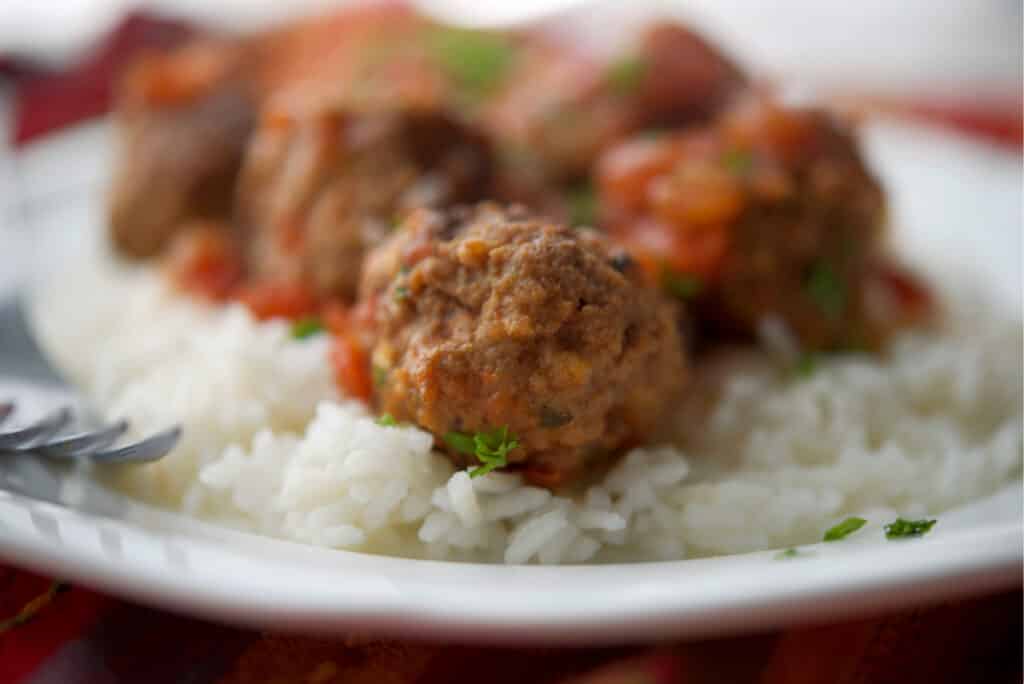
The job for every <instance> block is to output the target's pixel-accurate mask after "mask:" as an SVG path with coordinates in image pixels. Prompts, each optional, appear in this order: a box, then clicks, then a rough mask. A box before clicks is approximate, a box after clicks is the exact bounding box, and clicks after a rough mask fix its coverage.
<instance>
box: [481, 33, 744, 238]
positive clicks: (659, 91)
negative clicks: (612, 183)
mask: <svg viewBox="0 0 1024 684" xmlns="http://www.w3.org/2000/svg"><path fill="white" fill-rule="evenodd" d="M745 80H746V79H745V77H744V76H743V74H742V73H741V72H740V70H739V69H738V68H737V67H736V66H734V65H733V64H732V62H730V61H729V59H728V58H727V57H725V56H724V55H723V54H721V53H719V52H718V51H717V50H715V48H713V47H712V46H711V45H709V44H708V43H707V42H705V41H704V40H703V39H702V38H700V37H699V36H698V35H696V34H695V33H693V32H692V31H690V30H688V29H686V28H685V27H683V26H679V25H675V24H656V25H654V26H652V27H651V28H650V29H649V30H647V31H646V32H645V33H644V34H643V35H642V36H641V38H640V40H639V42H638V43H637V45H636V46H635V47H634V48H633V49H631V50H630V51H628V52H626V53H623V54H621V55H619V56H618V57H617V58H616V59H614V60H612V61H611V62H609V63H600V62H597V61H595V60H593V59H591V58H590V57H589V56H587V55H585V54H582V53H580V52H578V51H575V50H572V49H570V48H569V47H567V46H565V45H559V44H552V43H550V42H547V41H544V40H543V39H542V38H534V39H533V40H531V41H529V42H526V43H525V44H524V45H522V46H521V47H520V49H519V52H518V53H517V55H516V59H515V62H514V68H513V69H511V73H509V74H508V76H507V78H506V82H505V83H504V84H503V85H502V87H500V88H499V89H498V90H497V92H496V93H495V95H494V97H493V98H492V99H491V100H490V101H488V102H487V103H486V105H485V107H484V110H483V119H482V120H483V125H484V126H485V127H486V128H487V130H488V131H490V133H491V134H492V135H493V136H494V138H495V141H496V145H497V146H498V148H499V150H500V152H501V154H502V156H503V159H505V160H506V163H505V164H504V165H503V166H502V168H501V169H500V171H501V174H502V175H501V178H500V180H501V181H502V183H501V190H502V193H503V195H504V196H506V197H509V198H512V199H515V200H520V201H523V202H526V203H528V204H530V205H531V206H536V207H542V208H543V209H544V210H545V211H547V212H557V213H559V214H564V215H566V217H567V218H568V214H569V213H571V211H572V207H566V206H564V205H563V206H560V205H559V199H562V200H564V190H565V186H566V184H572V183H573V182H576V181H580V180H581V179H584V178H585V177H586V176H587V175H588V174H589V173H590V170H591V167H592V165H593V163H594V161H595V160H596V158H597V156H598V155H599V154H600V153H601V152H602V151H603V150H605V149H607V148H608V147H609V146H610V145H612V144H613V143H615V142H616V141H618V140H620V139H622V138H623V137H624V136H627V135H630V134H632V133H635V132H636V131H638V130H641V129H644V128H647V127H651V126H662V125H673V124H680V123H688V122H693V121H702V120H705V119H707V118H708V117H709V116H711V115H712V114H713V113H714V112H715V111H716V110H717V108H719V107H720V106H721V105H722V104H723V103H724V102H725V101H726V100H727V99H728V98H729V97H730V96H731V95H732V94H734V93H735V92H736V91H737V90H739V89H740V88H741V87H742V86H743V85H744V83H745ZM560 196H561V197H560Z"/></svg>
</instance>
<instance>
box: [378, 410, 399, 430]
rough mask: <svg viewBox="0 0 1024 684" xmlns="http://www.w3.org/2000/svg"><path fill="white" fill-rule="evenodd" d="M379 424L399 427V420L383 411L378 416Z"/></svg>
mask: <svg viewBox="0 0 1024 684" xmlns="http://www.w3.org/2000/svg"><path fill="white" fill-rule="evenodd" d="M377 425H380V426H381V427H398V421H397V420H395V417H394V416H393V415H391V414H390V413H382V414H380V415H379V416H377Z"/></svg>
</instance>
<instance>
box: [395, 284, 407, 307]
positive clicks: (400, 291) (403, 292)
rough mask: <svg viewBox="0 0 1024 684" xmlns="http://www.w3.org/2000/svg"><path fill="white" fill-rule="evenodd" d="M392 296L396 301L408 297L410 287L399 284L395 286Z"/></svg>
mask: <svg viewBox="0 0 1024 684" xmlns="http://www.w3.org/2000/svg"><path fill="white" fill-rule="evenodd" d="M392 298H393V299H394V300H395V302H396V303H397V302H401V301H403V300H405V299H408V298H409V288H407V287H406V286H405V285H399V286H398V287H396V288H395V291H394V293H393V295H392Z"/></svg>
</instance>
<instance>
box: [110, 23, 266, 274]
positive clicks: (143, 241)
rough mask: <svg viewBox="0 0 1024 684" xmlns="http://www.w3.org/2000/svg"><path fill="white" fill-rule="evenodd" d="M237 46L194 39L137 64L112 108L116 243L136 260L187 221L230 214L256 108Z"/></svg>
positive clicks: (156, 249)
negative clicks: (114, 111)
mask: <svg viewBox="0 0 1024 684" xmlns="http://www.w3.org/2000/svg"><path fill="white" fill-rule="evenodd" d="M244 62H245V48H244V46H242V45H241V44H222V43H213V42H204V43H195V44H192V45H189V46H187V47H186V48H183V49H182V50H179V51H178V52H175V53H173V54H170V55H166V56H158V57H151V58H149V59H146V60H143V61H142V62H140V63H139V64H137V65H136V66H135V67H134V68H133V69H132V70H131V71H130V72H129V74H128V76H127V77H126V78H125V79H124V82H123V84H122V88H121V92H120V93H119V99H118V103H117V106H116V108H117V136H118V141H117V142H118V153H117V154H118V156H117V159H116V160H115V164H114V169H115V170H114V177H113V182H112V187H111V196H110V233H111V237H112V238H113V242H114V244H115V245H116V246H117V247H118V249H120V250H121V251H122V252H123V253H125V254H127V255H128V256H133V257H149V256H153V255H155V254H158V253H159V252H161V251H162V250H163V249H164V247H165V246H167V245H168V244H169V242H170V240H171V238H172V237H173V236H174V234H175V233H176V231H178V229H179V228H180V226H181V225H183V224H184V223H186V222H188V221H189V220H192V219H211V220H216V221H219V220H224V219H227V218H228V217H229V216H230V211H231V206H232V203H233V197H234V183H235V178H236V176H237V175H238V169H239V166H240V165H241V160H242V152H243V150H244V149H245V143H246V140H247V139H248V137H249V133H250V131H251V129H252V121H253V110H254V104H253V101H252V97H251V93H250V90H249V85H248V83H247V81H246V79H245V78H243V77H242V76H241V75H240V72H241V71H242V70H243V68H244Z"/></svg>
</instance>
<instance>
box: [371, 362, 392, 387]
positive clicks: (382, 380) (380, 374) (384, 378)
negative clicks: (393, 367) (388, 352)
mask: <svg viewBox="0 0 1024 684" xmlns="http://www.w3.org/2000/svg"><path fill="white" fill-rule="evenodd" d="M370 373H371V377H372V378H373V386H374V387H383V386H384V385H386V384H387V382H388V369H387V368H385V367H384V366H378V365H377V364H373V366H371V368H370Z"/></svg>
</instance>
